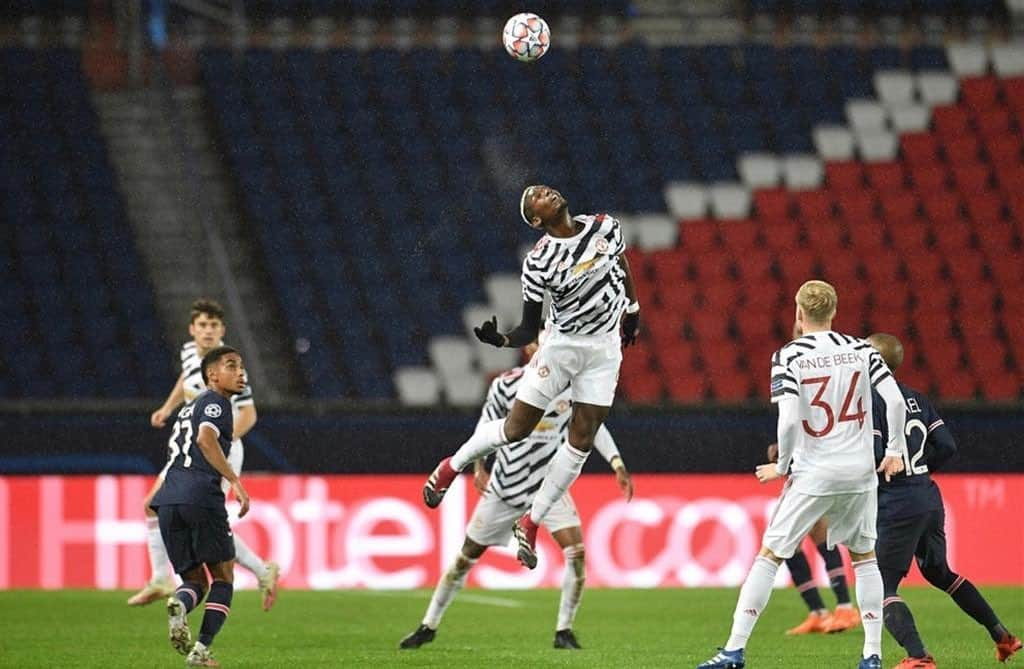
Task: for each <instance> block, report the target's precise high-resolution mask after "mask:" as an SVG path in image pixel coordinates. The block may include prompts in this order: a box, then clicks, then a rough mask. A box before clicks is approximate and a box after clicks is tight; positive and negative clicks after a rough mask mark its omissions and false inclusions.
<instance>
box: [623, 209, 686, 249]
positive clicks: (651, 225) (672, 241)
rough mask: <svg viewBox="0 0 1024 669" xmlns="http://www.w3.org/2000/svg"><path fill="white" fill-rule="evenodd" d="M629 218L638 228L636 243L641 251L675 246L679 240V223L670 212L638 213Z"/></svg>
mask: <svg viewBox="0 0 1024 669" xmlns="http://www.w3.org/2000/svg"><path fill="white" fill-rule="evenodd" d="M629 220H630V224H631V225H632V226H633V227H635V228H636V231H637V234H636V240H635V244H636V246H637V248H639V249H640V250H641V251H658V250H660V249H670V248H674V247H675V245H676V242H677V241H679V223H678V222H677V221H676V220H675V219H673V218H672V217H671V216H669V215H668V214H636V215H634V216H631V217H630V219H629ZM620 222H621V221H620ZM622 225H623V227H625V223H623V224H622ZM627 246H628V245H627Z"/></svg>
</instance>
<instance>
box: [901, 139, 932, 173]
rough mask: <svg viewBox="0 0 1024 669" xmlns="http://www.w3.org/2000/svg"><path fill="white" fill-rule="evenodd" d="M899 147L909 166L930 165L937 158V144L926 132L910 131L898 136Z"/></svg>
mask: <svg viewBox="0 0 1024 669" xmlns="http://www.w3.org/2000/svg"><path fill="white" fill-rule="evenodd" d="M900 149H901V151H902V152H903V157H904V158H905V159H906V161H907V163H908V164H909V165H910V166H911V167H916V166H918V165H931V164H932V163H934V162H936V161H937V160H938V159H939V145H938V142H936V141H935V137H933V136H932V135H931V133H928V132H911V133H907V134H905V135H903V136H901V137H900Z"/></svg>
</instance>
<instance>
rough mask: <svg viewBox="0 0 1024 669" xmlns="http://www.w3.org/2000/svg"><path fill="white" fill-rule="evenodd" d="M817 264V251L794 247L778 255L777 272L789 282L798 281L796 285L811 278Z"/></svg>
mask: <svg viewBox="0 0 1024 669" xmlns="http://www.w3.org/2000/svg"><path fill="white" fill-rule="evenodd" d="M817 265H818V253H817V252H816V251H814V250H813V249H804V248H801V249H795V250H794V251H793V252H792V253H788V254H786V255H784V256H780V257H779V272H780V273H781V274H782V276H783V277H785V278H786V279H787V280H788V281H789V282H793V281H796V282H798V283H797V285H799V284H800V283H803V282H804V281H807V280H808V279H810V278H812V276H811V275H812V274H814V273H815V271H816V267H817Z"/></svg>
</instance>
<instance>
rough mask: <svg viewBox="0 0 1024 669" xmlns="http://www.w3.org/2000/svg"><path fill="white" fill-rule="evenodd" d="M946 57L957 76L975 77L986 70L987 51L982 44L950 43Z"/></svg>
mask: <svg viewBox="0 0 1024 669" xmlns="http://www.w3.org/2000/svg"><path fill="white" fill-rule="evenodd" d="M946 58H947V60H949V65H950V67H951V68H952V70H953V73H954V74H956V75H957V76H958V77H977V76H980V75H982V74H985V73H987V72H988V51H986V50H985V47H984V45H982V44H971V43H962V44H950V45H949V46H947V47H946Z"/></svg>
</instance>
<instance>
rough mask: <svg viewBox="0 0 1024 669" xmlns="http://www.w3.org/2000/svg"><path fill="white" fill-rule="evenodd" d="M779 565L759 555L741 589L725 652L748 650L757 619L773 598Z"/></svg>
mask: <svg viewBox="0 0 1024 669" xmlns="http://www.w3.org/2000/svg"><path fill="white" fill-rule="evenodd" d="M778 571H779V565H778V564H777V563H776V562H775V561H774V560H769V559H768V558H766V557H764V556H763V555H758V556H757V558H756V559H755V560H754V564H753V565H751V567H750V572H749V573H748V574H747V580H745V581H743V587H742V588H740V596H739V599H737V600H736V610H735V611H734V612H733V614H732V632H730V634H729V640H728V641H726V642H725V650H741V649H743V648H746V646H747V640H748V639H749V638H750V635H751V634H752V633H753V631H754V625H756V624H757V619H758V618H760V617H761V613H763V612H764V608H765V607H766V606H768V599H769V598H770V597H771V596H772V587H773V586H774V585H775V574H776V573H777V572H778Z"/></svg>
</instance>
